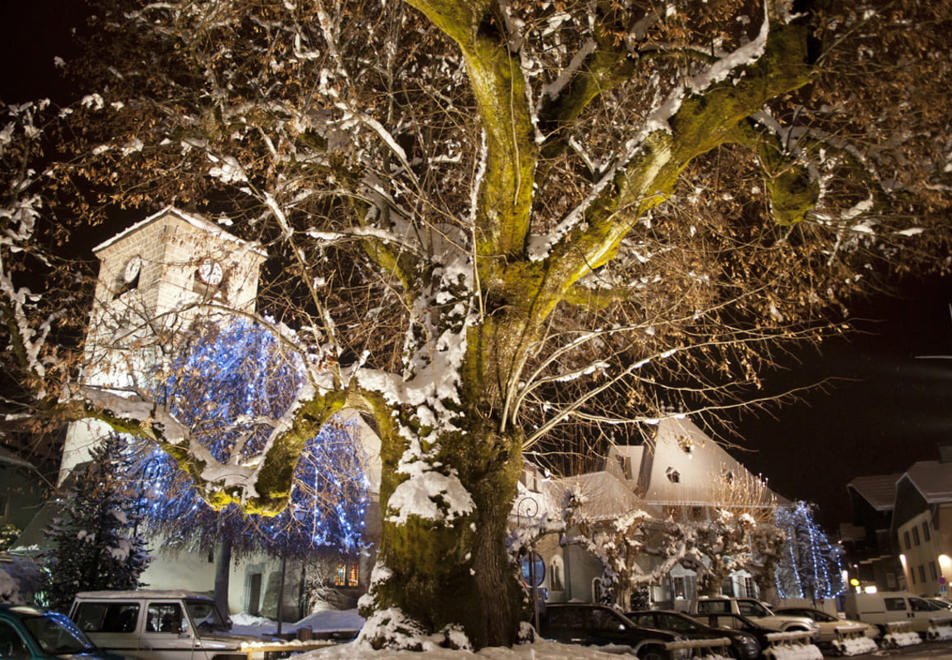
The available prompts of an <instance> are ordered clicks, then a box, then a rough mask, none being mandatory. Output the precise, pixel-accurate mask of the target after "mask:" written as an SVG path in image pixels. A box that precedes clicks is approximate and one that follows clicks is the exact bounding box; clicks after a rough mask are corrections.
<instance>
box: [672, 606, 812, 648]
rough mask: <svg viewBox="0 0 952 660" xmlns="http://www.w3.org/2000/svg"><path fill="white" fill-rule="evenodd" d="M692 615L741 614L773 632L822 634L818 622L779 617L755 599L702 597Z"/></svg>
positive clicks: (804, 618) (805, 618)
mask: <svg viewBox="0 0 952 660" xmlns="http://www.w3.org/2000/svg"><path fill="white" fill-rule="evenodd" d="M691 613H692V614H740V615H741V616H744V617H747V618H748V619H750V620H751V621H753V622H754V623H756V624H758V625H761V626H763V627H764V628H768V629H770V630H772V631H773V632H800V631H806V632H810V633H812V637H813V639H816V636H817V635H819V634H820V627H819V626H818V625H817V624H816V621H814V620H813V619H809V618H807V617H804V616H792V615H777V614H774V613H773V612H772V611H771V610H770V608H769V607H767V605H765V604H764V603H761V602H760V601H759V600H755V599H753V598H734V597H732V596H702V597H701V598H698V599H697V600H696V601H694V603H693V604H692V607H691Z"/></svg>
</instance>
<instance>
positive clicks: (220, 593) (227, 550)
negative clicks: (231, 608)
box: [215, 538, 231, 616]
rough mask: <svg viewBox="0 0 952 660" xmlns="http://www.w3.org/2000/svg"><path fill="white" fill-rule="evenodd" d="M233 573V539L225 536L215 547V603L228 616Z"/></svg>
mask: <svg viewBox="0 0 952 660" xmlns="http://www.w3.org/2000/svg"><path fill="white" fill-rule="evenodd" d="M230 573H231V541H229V540H228V539H227V538H223V539H222V540H221V542H220V543H219V544H218V547H216V548H215V605H217V606H218V611H219V612H221V613H222V615H224V616H228V582H229V577H230Z"/></svg>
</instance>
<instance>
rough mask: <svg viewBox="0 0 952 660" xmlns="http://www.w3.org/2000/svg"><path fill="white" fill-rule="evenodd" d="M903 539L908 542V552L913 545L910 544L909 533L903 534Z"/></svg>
mask: <svg viewBox="0 0 952 660" xmlns="http://www.w3.org/2000/svg"><path fill="white" fill-rule="evenodd" d="M902 538H903V540H904V541H905V542H906V550H908V549H909V548H911V547H912V544H911V543H910V542H909V532H903V534H902Z"/></svg>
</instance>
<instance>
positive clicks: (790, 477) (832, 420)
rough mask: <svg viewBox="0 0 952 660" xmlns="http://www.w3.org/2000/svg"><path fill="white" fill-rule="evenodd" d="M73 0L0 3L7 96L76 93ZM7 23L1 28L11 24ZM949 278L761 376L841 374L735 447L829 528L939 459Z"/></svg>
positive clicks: (863, 311) (945, 429)
mask: <svg viewBox="0 0 952 660" xmlns="http://www.w3.org/2000/svg"><path fill="white" fill-rule="evenodd" d="M84 11H85V9H84V3H83V2H81V1H77V0H30V1H29V2H25V1H22V0H0V26H3V27H2V28H0V31H2V32H3V33H5V34H4V35H3V37H4V38H2V39H0V58H2V61H3V62H4V66H3V68H2V70H0V99H2V100H3V101H6V102H20V101H24V100H28V99H35V98H39V97H42V96H51V97H53V98H54V100H56V99H62V100H65V99H66V98H68V94H67V88H66V85H65V83H64V82H63V81H62V80H61V79H60V78H59V77H58V75H57V74H56V72H55V69H54V67H53V56H54V55H59V56H61V57H64V58H66V59H69V57H70V55H71V52H70V45H69V34H70V27H71V26H72V25H76V24H78V23H79V21H80V20H81V17H82V15H83V13H84ZM4 28H5V29H4ZM949 303H952V278H946V279H944V280H940V279H931V280H916V281H908V282H905V283H903V284H902V286H901V288H900V297H899V298H891V297H886V296H878V297H876V298H872V299H870V300H868V301H867V302H865V303H863V304H854V305H853V306H852V308H851V310H850V311H851V313H852V314H853V315H854V316H856V317H863V318H867V319H870V320H869V321H867V322H863V323H861V324H860V327H861V328H862V329H863V330H864V331H865V333H866V334H859V335H853V336H852V337H851V338H850V339H849V341H842V340H835V341H828V342H826V343H824V344H823V345H822V346H821V348H820V352H819V353H818V352H817V351H815V350H807V351H802V352H801V353H800V360H801V362H800V363H799V364H797V363H796V362H794V361H792V360H791V361H789V362H788V363H787V364H786V365H785V366H786V367H787V371H784V372H779V373H776V374H770V375H768V376H767V377H766V378H765V383H766V384H767V387H768V389H771V388H776V391H780V390H783V389H787V388H789V387H791V386H795V385H807V384H810V383H815V382H818V381H820V380H823V379H825V378H841V379H849V380H840V381H838V382H835V383H831V384H829V385H827V386H826V388H825V390H824V391H815V392H810V393H806V394H804V395H802V396H801V400H800V401H798V402H795V403H790V404H788V405H786V406H784V407H782V408H780V409H775V410H774V411H773V415H772V416H770V415H767V414H760V415H759V416H758V417H754V416H751V415H749V414H748V415H747V416H745V417H742V418H741V420H740V422H739V426H738V430H739V431H740V434H741V436H742V438H743V440H738V442H739V443H742V444H743V445H744V446H745V447H747V448H749V449H751V450H752V451H736V450H732V453H733V454H734V455H735V457H736V458H738V459H739V460H741V461H742V462H743V463H745V464H746V465H747V466H748V467H749V468H750V469H751V471H752V472H754V473H760V474H763V475H765V476H767V477H768V479H769V483H770V485H771V486H772V487H773V488H774V489H775V490H776V491H778V492H779V493H780V494H781V495H783V496H784V497H787V498H789V499H804V500H807V501H811V502H814V503H816V504H817V506H818V512H817V514H818V519H819V520H820V522H821V523H823V524H824V525H825V526H826V527H827V529H828V531H831V532H833V531H835V529H836V525H837V524H838V523H839V522H841V521H844V520H847V519H848V517H849V511H848V507H847V497H846V488H845V485H846V483H847V482H848V481H849V480H850V479H852V478H853V477H856V476H860V475H868V474H883V473H888V472H899V471H902V470H903V469H905V468H906V467H907V466H908V465H910V464H911V463H913V462H915V461H917V460H933V459H935V458H937V456H938V453H937V450H936V442H937V441H938V440H940V439H943V438H946V437H948V436H949V432H950V429H952V405H950V404H952V397H950V394H952V360H936V359H932V360H925V359H917V358H916V356H918V355H952V318H950V313H949V309H948V305H949Z"/></svg>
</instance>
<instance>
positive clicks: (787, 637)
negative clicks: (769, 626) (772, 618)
mask: <svg viewBox="0 0 952 660" xmlns="http://www.w3.org/2000/svg"><path fill="white" fill-rule="evenodd" d="M767 641H768V642H770V646H769V647H768V648H766V649H765V650H764V657H765V658H767V659H768V660H823V654H822V653H820V649H818V648H817V647H816V645H815V644H812V643H811V642H810V635H809V633H806V632H780V633H769V634H768V635H767Z"/></svg>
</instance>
